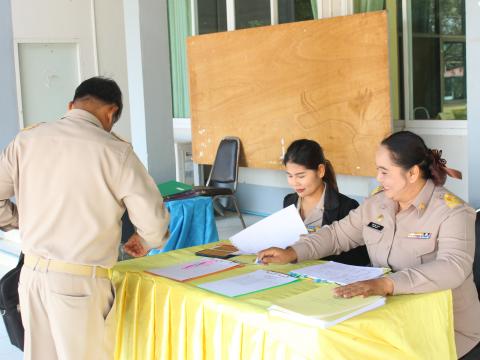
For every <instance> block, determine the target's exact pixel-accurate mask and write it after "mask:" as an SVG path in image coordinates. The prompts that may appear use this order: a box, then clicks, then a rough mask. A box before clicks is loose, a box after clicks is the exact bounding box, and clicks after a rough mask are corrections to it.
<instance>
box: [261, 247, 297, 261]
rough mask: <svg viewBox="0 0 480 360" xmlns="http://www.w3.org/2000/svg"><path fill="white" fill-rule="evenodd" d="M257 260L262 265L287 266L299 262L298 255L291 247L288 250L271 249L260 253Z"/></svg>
mask: <svg viewBox="0 0 480 360" xmlns="http://www.w3.org/2000/svg"><path fill="white" fill-rule="evenodd" d="M257 258H258V260H259V261H260V262H261V263H262V264H269V263H276V264H287V263H290V262H292V261H295V260H297V253H296V252H295V250H293V249H292V248H290V247H289V248H286V249H280V248H277V247H271V248H268V249H265V250H262V251H260V252H259V253H258V254H257Z"/></svg>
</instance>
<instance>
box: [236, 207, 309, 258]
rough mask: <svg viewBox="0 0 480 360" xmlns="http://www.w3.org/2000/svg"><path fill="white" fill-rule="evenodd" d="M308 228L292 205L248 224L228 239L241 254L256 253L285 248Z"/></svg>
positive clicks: (305, 232) (306, 231)
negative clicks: (268, 249) (274, 247)
mask: <svg viewBox="0 0 480 360" xmlns="http://www.w3.org/2000/svg"><path fill="white" fill-rule="evenodd" d="M302 234H308V230H307V228H306V227H305V224H304V223H303V220H302V218H301V217H300V215H299V214H298V210H297V209H296V208H295V206H294V205H290V206H288V207H286V208H285V209H282V210H280V211H277V212H276V213H274V214H272V215H270V216H268V217H266V218H265V219H262V220H260V221H259V222H256V223H255V224H253V225H250V226H249V227H248V228H246V229H245V230H242V231H240V232H239V233H237V234H235V235H233V236H232V237H230V241H231V242H232V244H233V245H235V247H236V248H237V249H238V250H240V252H241V253H242V254H256V253H258V252H259V251H261V250H264V249H267V248H269V247H272V246H276V247H279V248H282V249H285V248H286V247H287V246H290V245H292V244H294V243H295V242H296V241H297V240H298V239H299V238H300V235H302Z"/></svg>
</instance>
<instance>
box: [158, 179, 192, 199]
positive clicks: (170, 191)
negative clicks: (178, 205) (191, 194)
mask: <svg viewBox="0 0 480 360" xmlns="http://www.w3.org/2000/svg"><path fill="white" fill-rule="evenodd" d="M157 186H158V190H159V191H160V194H162V196H163V197H164V198H165V197H170V196H172V195H177V194H181V193H184V192H187V191H189V190H192V189H193V186H191V185H188V184H184V183H181V182H178V181H174V180H171V181H167V182H164V183H161V184H158V185H157Z"/></svg>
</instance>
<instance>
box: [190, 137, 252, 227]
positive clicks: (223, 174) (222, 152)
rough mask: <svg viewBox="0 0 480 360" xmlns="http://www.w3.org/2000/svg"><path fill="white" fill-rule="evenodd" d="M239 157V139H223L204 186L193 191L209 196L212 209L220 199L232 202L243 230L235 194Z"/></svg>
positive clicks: (243, 222)
mask: <svg viewBox="0 0 480 360" xmlns="http://www.w3.org/2000/svg"><path fill="white" fill-rule="evenodd" d="M239 157H240V139H239V138H237V137H232V136H228V137H224V138H223V139H222V140H221V141H220V144H219V145H218V149H217V154H216V155H215V161H214V162H213V165H212V170H211V171H210V175H209V176H208V180H207V184H206V186H196V187H195V188H194V189H195V190H196V192H197V193H198V194H200V195H202V196H211V197H212V201H213V204H214V207H215V208H217V206H218V205H216V201H217V200H219V199H221V198H227V199H230V200H232V203H233V206H234V207H235V211H236V212H237V215H238V217H239V218H240V221H241V222H242V226H243V228H246V225H245V221H243V216H242V213H241V212H240V209H239V207H238V203H237V198H236V197H235V192H236V190H237V181H238V160H239Z"/></svg>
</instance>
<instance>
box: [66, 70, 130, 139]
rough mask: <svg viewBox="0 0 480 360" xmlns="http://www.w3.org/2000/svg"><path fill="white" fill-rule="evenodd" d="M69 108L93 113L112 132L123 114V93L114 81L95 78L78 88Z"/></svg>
mask: <svg viewBox="0 0 480 360" xmlns="http://www.w3.org/2000/svg"><path fill="white" fill-rule="evenodd" d="M68 108H69V109H82V110H85V111H88V112H90V113H92V114H93V115H95V116H96V118H97V119H98V120H100V122H101V123H102V126H103V128H104V129H105V130H106V131H110V130H111V129H112V127H113V125H114V124H115V123H116V122H117V121H118V119H119V118H120V115H121V114H122V109H123V103H122V91H121V90H120V88H119V87H118V85H117V83H116V82H115V81H113V80H112V79H108V78H104V77H100V76H95V77H92V78H90V79H87V80H85V81H84V82H82V83H81V84H80V85H79V86H78V87H77V89H76V90H75V95H74V97H73V100H72V101H71V102H70V103H69V104H68Z"/></svg>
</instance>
